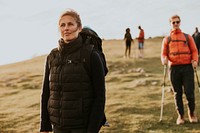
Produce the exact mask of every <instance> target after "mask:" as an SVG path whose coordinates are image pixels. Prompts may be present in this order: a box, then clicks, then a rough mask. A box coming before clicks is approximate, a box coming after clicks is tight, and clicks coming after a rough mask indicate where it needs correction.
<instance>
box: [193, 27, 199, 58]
mask: <svg viewBox="0 0 200 133" xmlns="http://www.w3.org/2000/svg"><path fill="white" fill-rule="evenodd" d="M192 37H193V39H194V42H195V44H196V47H197V50H198V54H199V49H200V32H199V30H198V28H197V27H196V28H195V32H194V34H193V35H192Z"/></svg>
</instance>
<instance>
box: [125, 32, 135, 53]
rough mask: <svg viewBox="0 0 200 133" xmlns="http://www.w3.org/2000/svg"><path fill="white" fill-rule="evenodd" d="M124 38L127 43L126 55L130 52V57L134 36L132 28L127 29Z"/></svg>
mask: <svg viewBox="0 0 200 133" xmlns="http://www.w3.org/2000/svg"><path fill="white" fill-rule="evenodd" d="M124 40H125V43H126V48H125V57H127V52H128V57H130V56H131V42H133V38H132V36H131V33H130V28H127V29H126V33H125V35H124Z"/></svg>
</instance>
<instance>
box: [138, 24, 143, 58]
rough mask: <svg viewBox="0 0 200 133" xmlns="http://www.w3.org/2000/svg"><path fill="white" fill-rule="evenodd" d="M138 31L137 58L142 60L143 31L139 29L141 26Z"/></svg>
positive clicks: (139, 27)
mask: <svg viewBox="0 0 200 133" xmlns="http://www.w3.org/2000/svg"><path fill="white" fill-rule="evenodd" d="M138 29H139V30H140V33H139V36H138V38H137V39H138V49H139V55H138V57H139V58H142V57H143V56H144V50H143V49H144V30H143V29H142V28H141V26H138Z"/></svg>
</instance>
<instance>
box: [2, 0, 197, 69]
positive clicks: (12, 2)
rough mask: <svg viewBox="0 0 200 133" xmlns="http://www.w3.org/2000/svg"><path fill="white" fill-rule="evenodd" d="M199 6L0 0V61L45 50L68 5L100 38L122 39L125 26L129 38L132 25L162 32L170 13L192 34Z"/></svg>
mask: <svg viewBox="0 0 200 133" xmlns="http://www.w3.org/2000/svg"><path fill="white" fill-rule="evenodd" d="M199 7H200V1H199V0H190V1H189V0H176V1H175V0H62V1H61V0H0V36H1V39H0V45H1V49H0V65H3V64H7V63H14V62H17V61H22V60H26V59H30V58H32V57H35V56H39V55H43V54H48V53H49V51H50V50H51V49H52V48H54V47H56V46H57V40H58V39H59V38H60V34H59V32H58V27H57V21H58V18H59V15H60V14H61V13H62V12H63V11H64V10H65V9H68V8H73V9H75V10H76V11H78V12H79V14H80V15H81V19H82V23H83V25H86V26H90V27H91V28H93V29H94V30H95V31H97V33H98V34H99V35H100V36H101V37H102V38H105V39H122V38H123V36H124V33H125V29H126V28H127V27H129V28H130V29H131V33H132V36H133V37H134V38H135V37H136V36H137V35H138V32H139V31H138V29H137V27H138V25H141V26H142V27H143V28H144V30H145V36H146V38H148V37H154V36H163V35H167V34H168V33H169V30H170V26H169V22H168V19H169V17H170V16H171V15H174V14H179V15H180V16H181V19H182V23H181V29H182V30H183V31H184V32H186V33H189V34H192V33H193V32H194V29H195V27H199V28H200V17H199V14H200V9H199Z"/></svg>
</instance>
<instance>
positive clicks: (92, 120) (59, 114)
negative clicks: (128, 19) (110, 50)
mask: <svg viewBox="0 0 200 133" xmlns="http://www.w3.org/2000/svg"><path fill="white" fill-rule="evenodd" d="M59 30H60V33H61V39H60V40H59V45H58V48H55V49H53V50H52V51H51V52H50V54H49V55H48V56H47V59H46V65H45V75H44V81H43V88H42V95H41V128H40V132H43V133H48V132H50V131H52V126H53V132H54V133H98V131H99V130H100V128H101V123H102V120H103V118H104V108H105V77H104V75H105V74H104V68H103V64H102V62H101V60H100V56H99V55H98V53H97V52H96V51H92V54H91V57H90V59H91V61H90V62H91V76H90V75H88V73H87V71H86V69H85V68H84V62H83V61H81V54H80V53H81V50H82V44H83V43H84V42H83V39H82V37H81V35H80V34H79V33H80V32H81V30H82V24H81V19H80V16H79V14H78V13H77V12H75V11H74V10H68V11H66V12H64V13H63V14H62V15H61V17H60V19H59Z"/></svg>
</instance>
